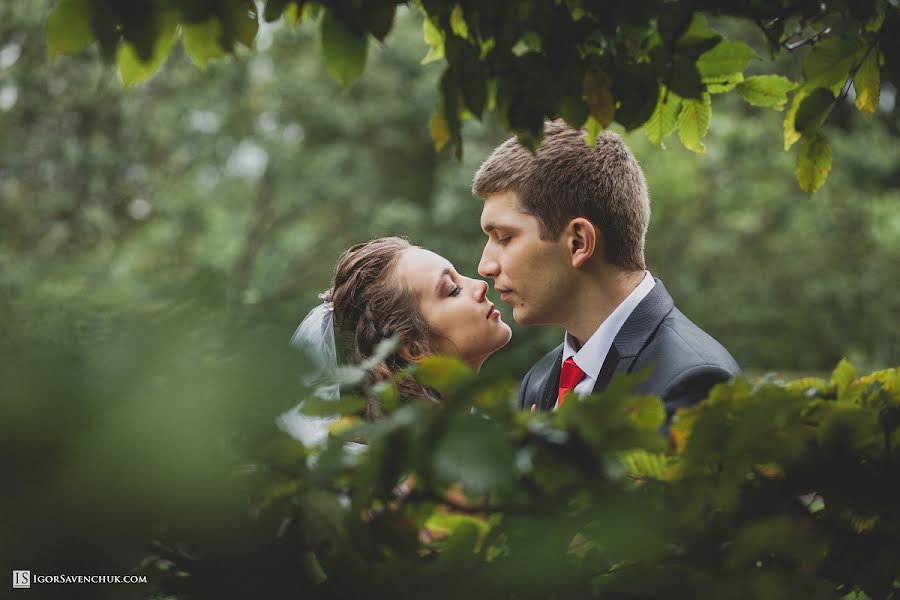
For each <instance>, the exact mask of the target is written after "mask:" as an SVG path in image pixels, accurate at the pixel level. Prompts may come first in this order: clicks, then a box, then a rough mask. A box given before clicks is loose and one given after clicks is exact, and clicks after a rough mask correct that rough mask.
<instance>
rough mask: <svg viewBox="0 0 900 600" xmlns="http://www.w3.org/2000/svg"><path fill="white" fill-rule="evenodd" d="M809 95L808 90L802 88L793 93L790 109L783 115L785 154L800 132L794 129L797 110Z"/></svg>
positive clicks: (798, 137)
mask: <svg viewBox="0 0 900 600" xmlns="http://www.w3.org/2000/svg"><path fill="white" fill-rule="evenodd" d="M808 95H809V90H806V89H804V88H802V87H801V88H800V89H798V90H797V91H796V92H794V100H793V102H791V107H790V108H788V110H787V112H786V113H785V114H784V150H785V152H786V151H788V150H790V149H791V146H793V145H794V144H795V143H796V142H797V141H798V140H799V139H800V132H799V131H797V129H796V128H795V126H794V125H795V122H796V120H797V109H799V108H800V105H801V104H802V103H803V100H804V99H805V98H806V97H807V96H808Z"/></svg>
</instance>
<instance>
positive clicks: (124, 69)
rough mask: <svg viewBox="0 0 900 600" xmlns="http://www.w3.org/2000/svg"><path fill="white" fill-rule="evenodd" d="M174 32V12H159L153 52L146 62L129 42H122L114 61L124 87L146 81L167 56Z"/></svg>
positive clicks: (175, 28)
mask: <svg viewBox="0 0 900 600" xmlns="http://www.w3.org/2000/svg"><path fill="white" fill-rule="evenodd" d="M176 33H177V21H176V18H175V13H173V12H167V13H163V14H161V15H160V25H159V29H158V31H157V34H156V39H155V40H154V42H153V52H152V54H151V55H150V60H148V61H147V62H143V61H142V60H141V59H140V57H139V56H138V53H137V50H136V49H135V47H134V45H133V44H132V43H131V42H122V44H121V45H120V46H119V50H118V52H117V53H116V63H117V64H118V66H119V77H120V78H121V79H122V83H123V84H124V85H125V87H132V86H135V85H137V84H139V83H143V82H145V81H147V80H148V79H149V78H150V77H152V76H153V75H154V74H155V73H156V72H157V71H158V70H159V68H160V67H162V65H163V63H164V62H165V61H166V58H167V57H168V56H169V51H170V50H171V49H172V46H173V45H174V44H175V39H176Z"/></svg>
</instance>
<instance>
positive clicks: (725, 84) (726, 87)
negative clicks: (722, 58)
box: [702, 73, 744, 94]
mask: <svg viewBox="0 0 900 600" xmlns="http://www.w3.org/2000/svg"><path fill="white" fill-rule="evenodd" d="M702 81H703V83H704V84H706V91H707V92H709V93H710V94H724V93H725V92H730V91H731V90H733V89H734V88H735V86H737V85H738V84H739V83H740V82H742V81H744V74H743V73H732V74H731V75H720V76H718V77H704V78H703V80H702Z"/></svg>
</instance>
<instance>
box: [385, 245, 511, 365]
mask: <svg viewBox="0 0 900 600" xmlns="http://www.w3.org/2000/svg"><path fill="white" fill-rule="evenodd" d="M397 274H398V275H399V276H400V278H401V280H402V281H404V282H405V283H406V285H409V286H410V287H411V288H412V289H413V290H414V291H415V293H416V295H417V296H418V299H419V310H420V311H421V312H422V316H423V317H424V318H425V320H426V321H427V322H428V324H429V325H430V326H431V327H432V328H433V329H435V330H437V331H439V332H441V333H443V334H444V335H445V336H446V337H447V338H448V339H447V340H441V341H439V342H438V347H437V348H436V351H437V352H438V353H439V354H449V355H453V356H458V357H459V358H460V359H462V360H463V361H464V362H466V363H467V364H469V365H470V366H471V367H472V368H474V369H475V370H478V369H479V368H480V367H481V363H483V362H484V360H485V359H486V358H487V357H488V356H489V355H491V354H492V353H493V352H495V351H497V350H499V349H500V348H502V347H503V346H505V345H506V343H507V342H508V341H509V338H510V337H511V336H512V331H510V329H509V325H507V324H506V323H504V322H503V320H502V319H501V317H500V313H499V312H498V311H497V309H495V308H494V304H493V303H492V302H491V301H490V300H488V299H487V296H486V294H487V289H488V285H487V283H486V282H484V281H481V280H479V279H470V278H468V277H464V276H462V275H460V274H459V273H457V272H456V269H454V268H453V265H451V264H450V263H449V262H448V261H447V259H445V258H443V257H441V256H439V255H437V254H435V253H434V252H430V251H428V250H424V249H422V248H410V249H408V250H404V251H403V255H402V256H401V257H400V260H399V262H398V263H397Z"/></svg>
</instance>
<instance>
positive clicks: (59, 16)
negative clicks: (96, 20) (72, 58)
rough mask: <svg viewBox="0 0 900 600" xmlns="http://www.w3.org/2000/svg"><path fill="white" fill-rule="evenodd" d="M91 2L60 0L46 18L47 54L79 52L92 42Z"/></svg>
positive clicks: (51, 56) (86, 0)
mask: <svg viewBox="0 0 900 600" xmlns="http://www.w3.org/2000/svg"><path fill="white" fill-rule="evenodd" d="M91 14H92V9H91V0H60V1H59V2H58V3H57V4H56V6H54V7H53V11H52V12H51V13H50V16H49V17H48V18H47V53H48V54H49V55H50V58H53V57H54V56H57V55H60V54H74V53H75V52H81V51H82V50H84V49H85V48H87V47H88V46H89V45H90V44H91V42H93V41H94V30H93V28H92V27H91Z"/></svg>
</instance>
